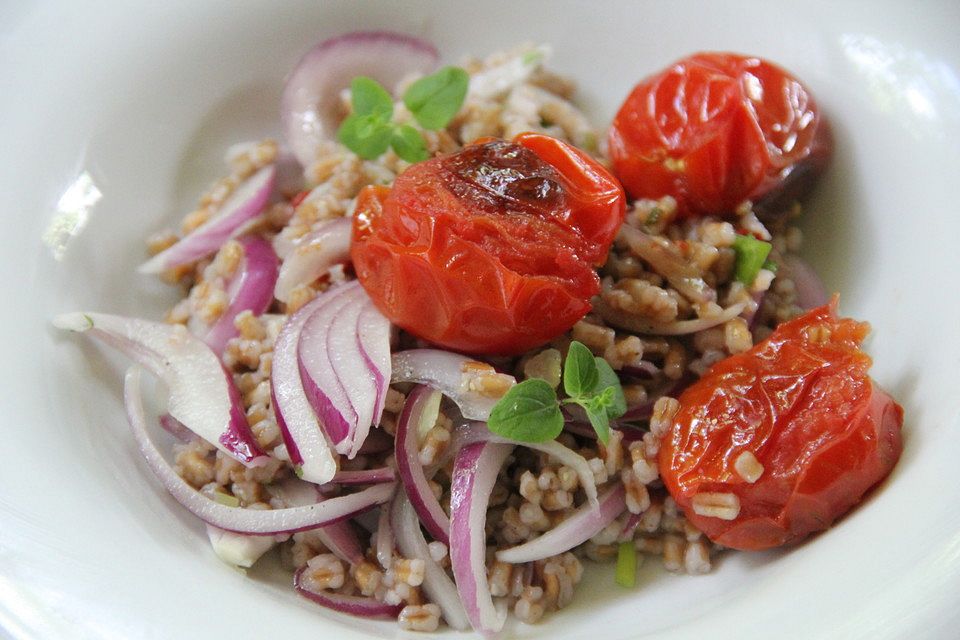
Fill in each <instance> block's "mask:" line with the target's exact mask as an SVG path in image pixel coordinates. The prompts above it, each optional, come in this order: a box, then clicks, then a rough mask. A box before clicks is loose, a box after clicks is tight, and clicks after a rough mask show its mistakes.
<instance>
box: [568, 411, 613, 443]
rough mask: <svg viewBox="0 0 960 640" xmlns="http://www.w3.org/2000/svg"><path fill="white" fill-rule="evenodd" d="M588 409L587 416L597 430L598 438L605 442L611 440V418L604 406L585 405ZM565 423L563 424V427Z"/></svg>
mask: <svg viewBox="0 0 960 640" xmlns="http://www.w3.org/2000/svg"><path fill="white" fill-rule="evenodd" d="M584 409H586V410H587V418H588V419H589V420H590V426H592V427H593V430H594V431H596V432H597V438H598V439H599V440H600V442H602V443H603V444H607V443H608V442H610V418H609V417H607V411H606V409H604V408H603V407H593V406H590V405H587V406H584ZM562 426H563V425H561V427H562Z"/></svg>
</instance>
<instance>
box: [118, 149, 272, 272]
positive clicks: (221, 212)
mask: <svg viewBox="0 0 960 640" xmlns="http://www.w3.org/2000/svg"><path fill="white" fill-rule="evenodd" d="M275 175H276V169H275V168H274V167H273V165H269V166H266V167H264V168H263V169H260V170H259V171H257V172H256V173H255V174H253V175H252V176H250V177H249V178H247V179H246V180H245V181H244V182H243V183H242V184H240V186H238V187H237V188H236V190H235V191H234V192H233V193H232V194H230V196H229V197H228V198H227V199H226V200H225V201H224V202H223V204H222V205H220V208H219V209H218V210H217V211H216V212H215V213H214V214H213V216H212V217H211V218H210V219H209V220H207V221H206V222H204V223H203V224H202V225H200V226H199V227H197V228H196V229H194V230H193V231H191V232H190V233H189V234H188V235H186V236H184V237H183V238H181V239H180V241H179V242H177V243H176V244H175V245H173V246H172V247H168V248H167V249H164V250H163V251H161V252H160V253H158V254H157V255H155V256H153V257H152V258H150V259H149V260H147V261H146V262H144V263H143V264H142V265H140V267H139V269H137V270H138V271H139V272H140V273H160V272H161V271H166V270H167V269H172V268H173V267H177V266H180V265H182V264H188V263H190V262H194V261H196V260H199V259H200V258H205V257H206V256H208V255H210V254H211V253H214V252H215V251H216V250H217V249H219V248H220V247H221V246H222V245H223V243H224V242H226V241H227V240H228V239H229V238H231V237H232V236H233V235H234V234H235V233H236V232H237V231H238V230H240V229H241V228H242V227H243V225H244V223H245V222H247V221H249V220H250V219H251V218H253V217H255V216H257V215H258V214H259V213H260V212H261V211H263V208H264V207H265V206H266V204H267V201H268V200H269V199H270V194H271V193H272V192H273V186H274V179H275Z"/></svg>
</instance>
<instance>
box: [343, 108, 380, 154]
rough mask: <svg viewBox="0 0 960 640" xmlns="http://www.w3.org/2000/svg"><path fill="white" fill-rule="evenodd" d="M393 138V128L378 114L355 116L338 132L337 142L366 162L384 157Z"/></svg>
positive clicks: (345, 121) (348, 119) (345, 122)
mask: <svg viewBox="0 0 960 640" xmlns="http://www.w3.org/2000/svg"><path fill="white" fill-rule="evenodd" d="M392 136H393V127H392V126H391V125H390V123H388V122H385V121H383V120H382V119H381V118H380V117H379V116H377V115H376V114H367V115H358V114H353V115H351V116H350V117H348V118H347V119H346V120H344V121H343V124H341V125H340V129H339V130H338V131H337V140H339V141H340V142H341V143H343V145H344V146H346V147H347V148H349V149H350V150H351V151H353V152H354V153H355V154H357V155H358V156H360V157H361V158H363V159H364V160H373V159H375V158H378V157H380V156H382V155H383V153H384V152H385V151H386V150H387V148H388V147H389V146H390V140H391V138H392Z"/></svg>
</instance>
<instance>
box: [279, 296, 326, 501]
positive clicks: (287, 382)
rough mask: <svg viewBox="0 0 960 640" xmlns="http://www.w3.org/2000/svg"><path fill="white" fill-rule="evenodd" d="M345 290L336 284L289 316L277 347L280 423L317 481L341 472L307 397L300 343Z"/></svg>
mask: <svg viewBox="0 0 960 640" xmlns="http://www.w3.org/2000/svg"><path fill="white" fill-rule="evenodd" d="M343 292H344V289H343V287H335V288H333V289H330V290H329V291H326V292H324V293H323V294H322V295H320V296H318V297H316V298H314V299H313V300H311V301H310V302H309V303H307V304H306V305H304V306H303V307H302V308H301V309H299V310H298V311H297V312H296V313H294V314H293V315H292V316H291V317H290V318H289V319H288V320H287V323H286V324H285V325H284V326H283V329H281V331H280V334H279V335H278V336H277V340H276V342H275V344H274V347H273V369H272V372H271V376H270V393H271V395H272V397H273V408H274V412H275V413H276V416H277V426H279V427H280V433H281V435H282V436H283V441H284V444H285V445H286V447H287V454H288V455H289V456H290V461H291V462H292V463H293V465H294V468H296V469H297V472H298V474H299V475H300V477H301V478H303V479H304V480H308V481H310V482H315V483H317V484H326V483H327V482H330V480H331V479H332V478H333V475H334V474H335V473H336V472H337V463H336V462H335V460H334V458H333V452H332V451H331V448H330V444H329V442H328V439H327V435H326V432H325V430H324V428H323V427H322V426H321V423H320V421H319V420H318V419H317V415H316V414H315V413H314V411H313V407H312V406H311V405H310V401H309V399H308V398H307V394H306V390H305V389H304V384H303V381H302V379H301V377H300V359H299V356H298V346H299V344H300V337H301V334H302V332H303V326H304V325H305V324H306V322H307V320H308V319H309V318H310V317H311V316H312V315H313V314H314V313H315V312H317V311H319V310H320V309H321V308H323V307H324V306H326V305H328V304H329V303H330V302H331V301H332V300H333V299H334V297H335V296H338V295H340V294H341V293H343Z"/></svg>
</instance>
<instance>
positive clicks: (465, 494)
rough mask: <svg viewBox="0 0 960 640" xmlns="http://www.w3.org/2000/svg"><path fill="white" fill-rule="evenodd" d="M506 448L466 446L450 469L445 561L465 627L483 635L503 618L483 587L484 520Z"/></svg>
mask: <svg viewBox="0 0 960 640" xmlns="http://www.w3.org/2000/svg"><path fill="white" fill-rule="evenodd" d="M512 450H513V446H512V445H508V444H495V443H491V442H478V443H474V444H469V445H467V446H466V447H464V448H463V449H461V450H460V452H459V453H457V457H456V459H455V460H454V465H453V484H452V485H451V487H450V563H451V565H452V567H453V575H454V578H456V581H457V590H458V591H459V593H460V601H461V602H462V603H463V608H464V609H465V610H466V612H467V617H468V618H469V619H470V624H471V625H472V626H473V628H474V629H476V630H477V631H479V632H481V633H485V634H490V633H496V632H497V631H499V630H500V629H501V628H502V627H503V623H504V619H505V617H504V616H501V615H500V614H499V613H498V612H497V610H496V608H495V607H494V604H493V596H492V595H491V594H490V586H489V584H488V583H487V565H486V554H487V534H486V519H487V505H488V504H489V502H490V493H491V492H492V491H493V485H494V483H495V482H496V480H497V474H498V473H500V467H501V466H503V463H504V461H505V460H506V459H507V456H509V455H510V452H511V451H512ZM622 491H623V490H622V489H621V494H622ZM621 498H622V495H621ZM591 511H592V512H596V511H595V510H593V509H591ZM561 526H562V525H561Z"/></svg>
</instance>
